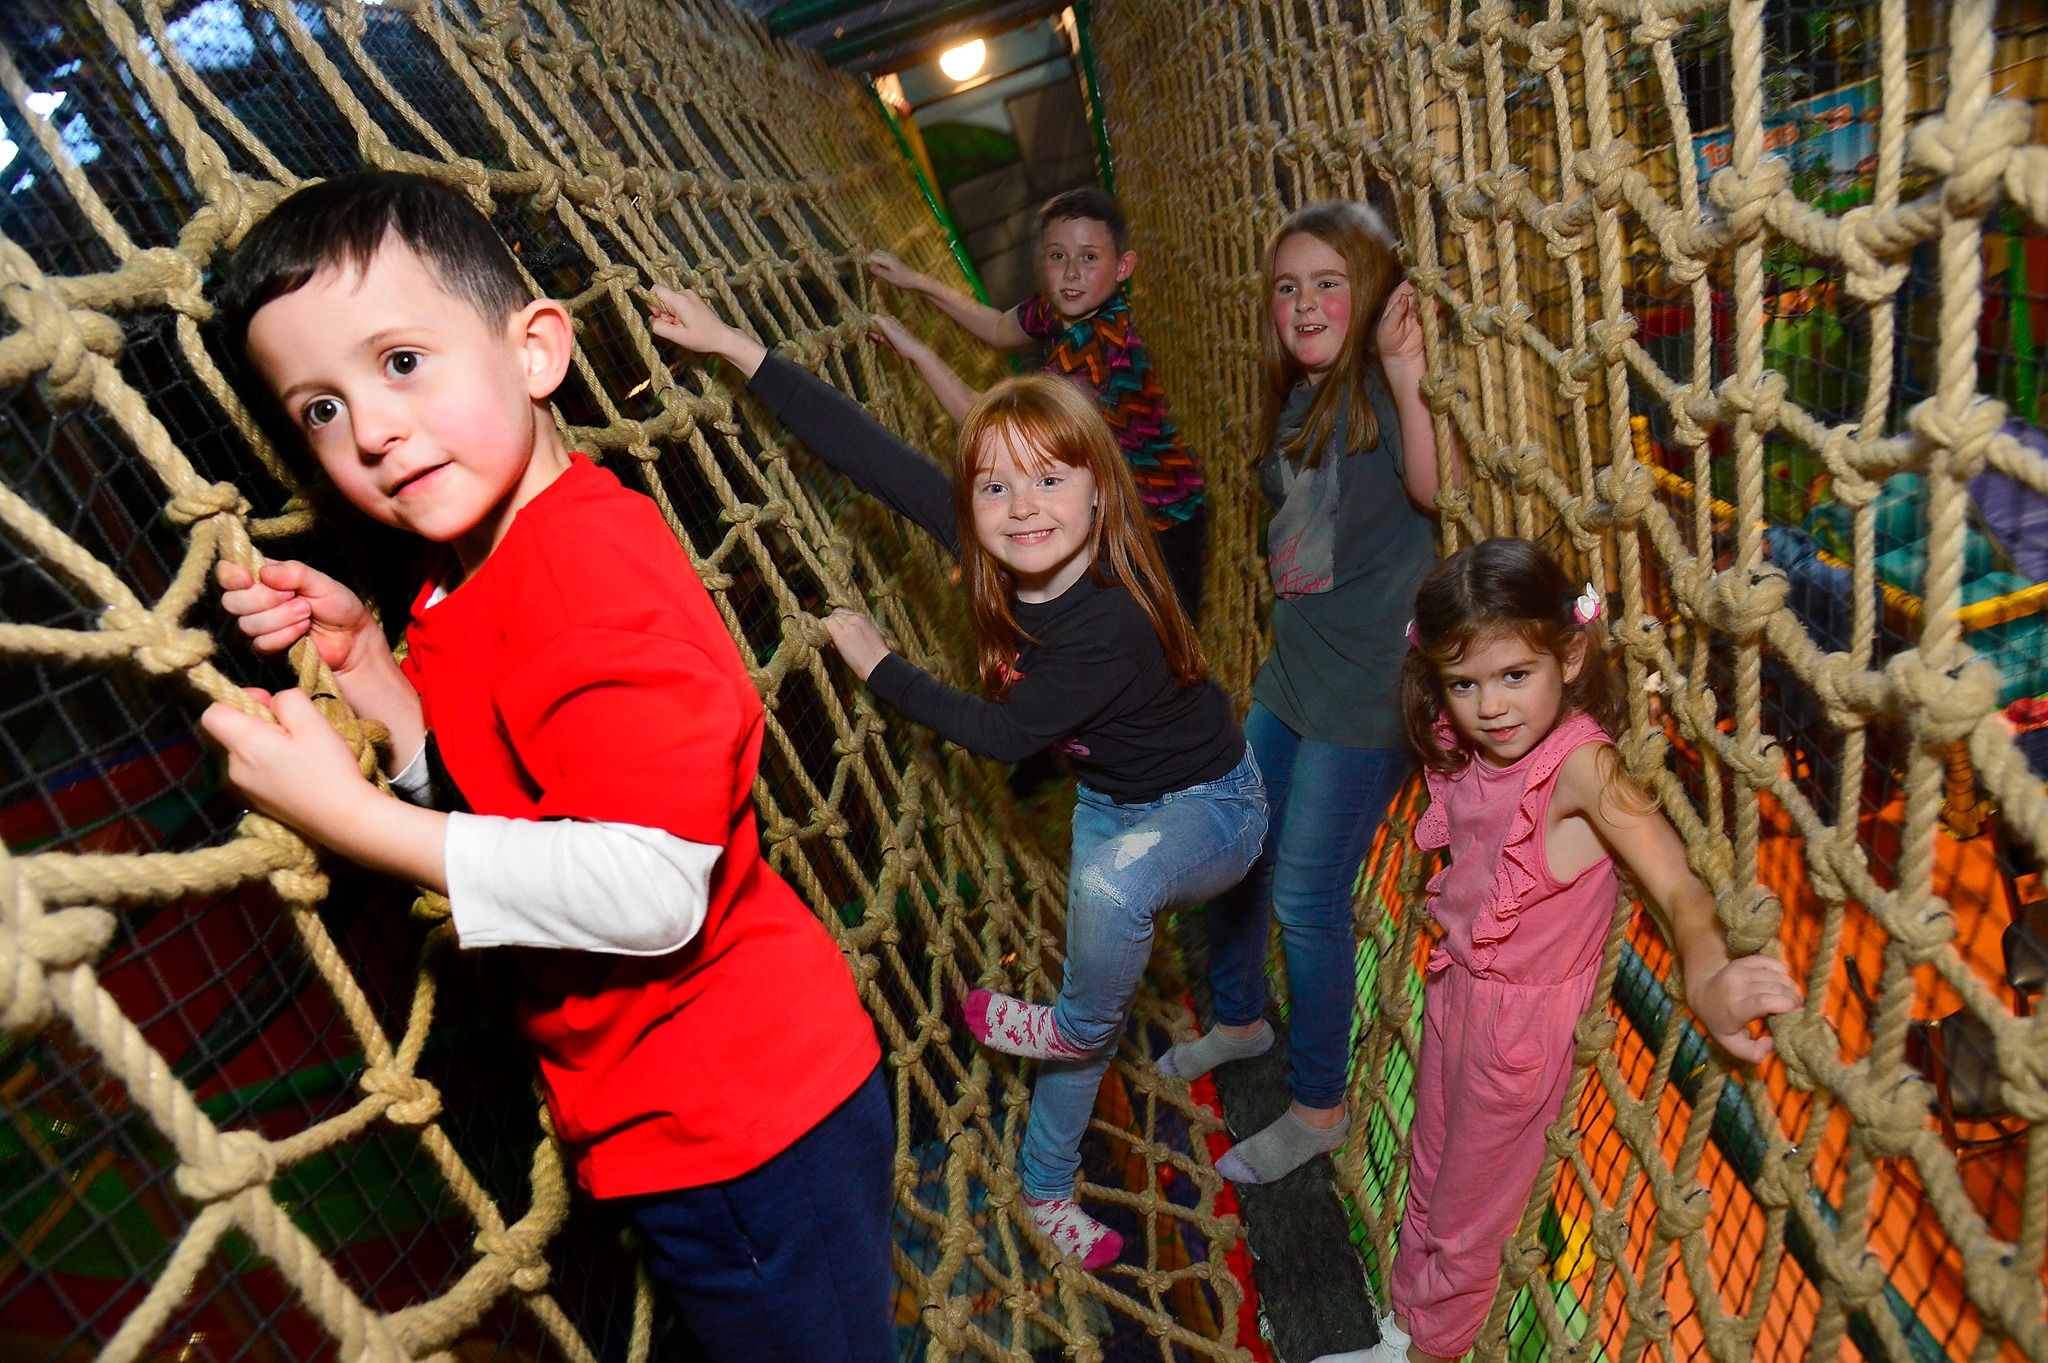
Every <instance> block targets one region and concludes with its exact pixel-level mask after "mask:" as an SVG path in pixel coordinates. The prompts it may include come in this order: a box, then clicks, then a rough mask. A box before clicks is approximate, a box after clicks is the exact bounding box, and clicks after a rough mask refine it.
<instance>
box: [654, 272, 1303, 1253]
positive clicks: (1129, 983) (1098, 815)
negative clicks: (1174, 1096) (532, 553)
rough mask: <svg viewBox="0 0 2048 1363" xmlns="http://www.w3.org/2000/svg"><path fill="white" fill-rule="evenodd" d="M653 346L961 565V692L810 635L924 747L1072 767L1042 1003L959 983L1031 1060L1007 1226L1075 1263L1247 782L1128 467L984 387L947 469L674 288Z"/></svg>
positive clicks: (1258, 810) (1072, 414)
mask: <svg viewBox="0 0 2048 1363" xmlns="http://www.w3.org/2000/svg"><path fill="white" fill-rule="evenodd" d="M654 296H655V299H656V301H657V308H656V310H655V311H654V313H653V326H654V331H655V333H656V334H657V335H659V336H662V337H664V338H666V339H668V340H670V341H673V342H675V343H676V344H678V345H681V346H684V347H686V348H688V349H690V350H694V351H698V352H700V353H706V354H712V355H717V356H720V357H721V358H723V359H725V360H727V361H728V362H730V363H731V364H733V365H734V366H735V367H736V368H738V369H739V370H740V371H741V372H742V373H744V374H746V375H747V376H748V379H747V387H748V388H749V390H750V391H752V392H753V394H754V395H755V396H756V397H758V398H759V399H760V400H761V401H762V403H763V404H764V405H766V406H767V408H768V410H769V411H771V412H773V413H774V414H775V416H776V418H777V419H778V420H780V421H781V422H782V423H783V425H784V426H786V427H788V429H789V431H790V433H791V434H793V435H795V436H796V437H797V438H798V439H800V440H802V441H803V442H804V443H805V444H806V445H808V446H809V447H810V448H811V450H812V452H813V453H815V454H817V455H818V457H819V458H821V459H823V460H824V461H825V462H826V463H828V464H830V465H831V466H832V467H833V468H835V469H837V470H838V471H839V472H841V473H843V474H845V475H846V476H847V477H848V478H850V479H852V480H853V482H854V483H855V484H856V485H858V486H859V487H860V488H861V489H863V490H864V491H866V492H868V493H870V494H871V495H873V496H875V497H878V498H880V499H881V500H882V501H883V502H885V503H887V504H888V505H889V506H890V507H892V508H894V509H895V510H896V511H898V512H900V513H901V514H903V515H904V516H907V517H908V518H909V519H910V520H911V521H913V522H914V523H916V524H917V525H918V526H919V527H921V528H922V529H923V530H924V531H925V532H926V533H927V534H929V535H930V536H931V537H932V538H933V539H935V540H937V541H938V542H939V543H940V545H942V546H943V547H944V548H945V549H946V550H947V551H948V552H950V553H952V554H954V555H956V556H958V557H959V558H960V559H961V561H962V564H963V566H964V568H965V575H966V579H967V590H968V598H969V601H970V603H971V604H972V607H973V613H974V622H975V634H976V640H977V646H978V647H977V651H978V654H979V659H980V665H981V666H980V670H981V679H982V686H983V690H984V692H985V693H986V695H985V696H972V695H968V694H966V693H964V692H961V691H957V690H955V689H953V688H952V687H950V686H947V685H945V684H944V683H943V682H940V681H938V680H937V679H936V678H934V677H932V676H930V675H929V674H927V673H925V672H924V671H922V670H921V669H919V668H918V667H917V666H916V665H915V664H913V663H911V662H909V661H908V660H907V659H905V658H903V657H901V656H900V655H898V654H896V653H893V652H891V651H890V650H889V647H888V645H887V644H886V643H884V642H883V640H882V636H881V634H880V632H879V631H878V630H877V629H876V628H875V625H874V622H873V621H872V620H870V619H869V618H868V617H867V616H865V615H863V614H861V613H860V612H858V611H850V610H844V609H842V610H838V611H835V612H833V614H832V618H831V619H830V620H828V621H827V622H826V627H827V629H828V630H829V631H830V632H831V635H832V641H833V643H834V644H835V645H836V646H837V648H838V649H839V653H840V655H841V657H843V658H844V659H845V660H846V663H847V666H849V667H851V668H852V669H853V670H854V671H855V672H856V673H858V674H859V675H860V676H861V677H862V678H863V679H865V680H866V681H867V683H868V686H869V688H870V689H871V690H872V691H874V693H875V694H876V695H878V696H880V697H881V698H882V699H883V700H885V701H887V702H888V703H889V704H890V705H892V706H894V707H895V708H896V709H897V710H899V711H901V712H902V713H903V714H904V715H906V716H907V717H909V718H911V719H913V720H916V721H917V722H918V723H920V724H924V725H926V726H928V727H929V728H931V729H933V730H934V731H936V732H937V733H938V734H940V735H941V736H942V737H944V738H947V739H950V740H951V741H953V742H954V743H957V744H959V745H960V746H961V747H963V748H965V749H967V750H968V751H969V752H974V753H979V754H981V755H983V756H986V757H993V758H995V759H997V760H998V761H1004V762H1015V761H1019V760H1021V759H1023V758H1025V757H1029V756H1031V755H1032V754H1034V753H1037V752H1041V751H1043V750H1044V749H1046V748H1049V747H1059V748H1060V749H1062V750H1063V751H1065V752H1066V753H1067V754H1068V755H1069V756H1070V757H1071V758H1072V760H1073V764H1074V770H1075V772H1076V774H1077V775H1078V776H1079V777H1080V791H1079V798H1078V799H1077V801H1076V803H1075V806H1074V819H1073V839H1074V841H1073V857H1072V863H1071V867H1070V870H1069V872H1068V877H1067V960H1066V972H1065V977H1064V979H1063V981H1062V983H1061V986H1060V992H1059V998H1058V999H1057V1001H1055V1002H1054V1003H1051V1004H1037V1003H1026V1002H1024V1001H1023V1000H1020V999H1015V998H1011V997H1009V996H1008V995H1005V994H999V993H996V992H994V991H992V990H988V989H975V990H973V991H972V992H971V993H969V994H968V995H967V997H966V1000H965V1002H964V1005H963V1009H962V1011H963V1012H964V1014H965V1021H966V1023H967V1027H968V1029H969V1030H970V1031H971V1032H972V1033H973V1034H974V1036H975V1037H976V1038H977V1039H978V1040H980V1041H981V1042H982V1043H983V1044H984V1045H987V1046H989V1047H991V1048H992V1049H995V1050H999V1051H1003V1052H1006V1053H1008V1054H1011V1055H1019V1056H1027V1057H1032V1058H1035V1059H1037V1060H1039V1061H1041V1062H1042V1064H1041V1066H1040V1069H1039V1074H1038V1083H1037V1086H1036V1088H1035V1089H1034V1090H1033V1095H1032V1102H1031V1119H1030V1123H1029V1125H1028V1126H1027V1127H1026V1130H1025V1134H1024V1141H1023V1146H1022V1148H1021V1149H1020V1151H1019V1153H1018V1157H1017V1166H1018V1168H1017V1172H1018V1175H1019V1178H1020V1181H1021V1182H1022V1183H1023V1185H1024V1193H1025V1197H1026V1204H1027V1207H1028V1209H1029V1211H1030V1214H1031V1219H1032V1221H1033V1222H1035V1223H1036V1224H1037V1225H1038V1227H1039V1228H1040V1229H1041V1230H1043V1231H1044V1232H1045V1233H1046V1235H1047V1236H1048V1237H1050V1238H1051V1240H1052V1242H1053V1244H1054V1245H1055V1246H1056V1247H1058V1248H1059V1249H1060V1250H1061V1251H1063V1252H1065V1253H1067V1254H1071V1255H1073V1256H1074V1257H1075V1258H1077V1259H1080V1260H1081V1261H1082V1262H1083V1263H1084V1264H1085V1265H1086V1266H1087V1267H1089V1268H1097V1267H1100V1266H1102V1265H1104V1264H1107V1263H1109V1262H1110V1261H1112V1260H1113V1259H1115V1258H1116V1256H1117V1253H1118V1251H1119V1250H1120V1249H1121V1248H1122V1244H1123V1241H1122V1238H1121V1237H1120V1236H1119V1235H1117V1233H1116V1232H1115V1231H1113V1230H1111V1229H1109V1228H1108V1227H1107V1226H1104V1225H1103V1224H1102V1223H1101V1222H1099V1221H1097V1220H1095V1218H1093V1217H1091V1216H1089V1215H1088V1214H1087V1213H1086V1212H1084V1211H1082V1210H1081V1208H1080V1207H1079V1206H1078V1205H1077V1204H1076V1203H1075V1201H1074V1180H1075V1173H1076V1171H1077V1170H1078V1169H1079V1167H1080V1146H1081V1135H1082V1132H1083V1131H1084V1130H1085V1129H1086V1128H1087V1125H1088V1116H1089V1113H1090V1112H1091V1111H1093V1109H1094V1106H1095V1093H1096V1090H1097V1089H1098V1088H1099V1087H1101V1083H1102V1076H1103V1074H1104V1072H1105V1071H1106V1070H1107V1069H1108V1067H1109V1060H1110V1056H1111V1054H1112V1053H1113V1052H1114V1050H1115V1048H1116V1043H1117V1039H1118V1038H1119V1037H1121V1036H1122V1035H1123V1031H1124V1027H1125V1023H1126V1020H1127V1018H1128V1016H1129V1012H1130V1007H1131V1001H1132V999H1133V998H1134V997H1135V996H1136V994H1137V990H1138V983H1139V981H1140V979H1141V978H1142V976H1143V974H1144V971H1145V965H1146V962H1147V960H1148V959H1149V958H1150V956H1151V952H1152V927H1153V921H1154V919H1155V918H1156V917H1157V916H1158V915H1159V913H1160V912H1162V911H1163V910H1165V909H1168V908H1171V907H1174V906H1176V905H1181V904H1191V903H1196V902H1198V901H1200V900H1203V899H1207V898H1209V897H1210V896H1212V895H1216V894H1220V893H1221V892H1222V891H1224V890H1226V889H1228V888H1230V886H1232V885H1233V884H1235V883H1236V882H1237V880H1238V879H1239V877H1241V876H1242V875H1243V874H1244V871H1245V868H1246V867H1247V866H1249V865H1250V864H1251V861H1252V858H1253V857H1254V856H1255V855H1257V853H1258V849H1259V843H1260V840H1261V839H1262V838H1263V837H1264V836H1265V831H1266V799H1265V789H1264V786H1263V784H1262V783H1261V781H1260V779H1259V770H1258V766H1257V764H1256V763H1255V762H1254V761H1253V760H1252V757H1251V753H1250V750H1249V749H1248V748H1247V747H1246V745H1245V740H1244V735H1243V733H1242V731H1240V730H1239V728H1238V725H1237V721H1236V719H1235V718H1233V717H1232V715H1231V710H1230V702H1229V700H1228V699H1227V698H1226V697H1225V696H1224V694H1223V692H1222V691H1221V690H1220V689H1219V688H1218V687H1217V686H1216V685H1215V683H1213V682H1211V681H1209V680H1208V663H1207V660H1206V659H1205V658H1204V657H1203V655H1202V649H1201V645H1200V644H1199V643H1197V642H1196V640H1195V636H1194V631H1193V629H1192V628H1191V627H1190V626H1189V624H1188V621H1187V616H1186V615H1185V614H1184V613H1183V612H1182V610H1181V607H1180V604H1179V602H1178V601H1177V600H1176V599H1175V597H1174V594H1173V590H1172V588H1171V587H1170V586H1169V585H1168V582H1167V576H1166V571H1165V568H1164V566H1163V565H1162V563H1161V561H1160V557H1159V550H1158V548H1157V546H1156V545H1155V544H1154V543H1153V540H1152V536H1151V534H1150V533H1149V531H1148V530H1147V528H1146V521H1145V507H1144V503H1143V502H1142V501H1141V500H1140V498H1139V496H1138V491H1137V486H1136V484H1135V483H1134V482H1133V480H1132V477H1131V472H1130V467H1129V465H1128V464H1126V463H1125V461H1124V458H1123V455H1122V453H1121V452H1120V451H1119V450H1118V448H1117V444H1116V440H1115V438H1114V437H1113V436H1112V435H1111V434H1110V431H1109V427H1108V425H1107V424H1106V423H1105V422H1104V421H1103V418H1102V414H1101V412H1100V411H1099V410H1098V409H1097V407H1096V405H1095V402H1094V400H1093V399H1092V398H1090V397H1089V396H1088V394H1086V393H1084V392H1082V391H1081V390H1080V389H1079V388H1078V387H1076V386H1075V385H1073V384H1072V383H1069V382H1067V381H1066V380H1064V379H1058V378H1050V377H1047V376H1044V375H1032V376H1029V377H1025V378H1014V379H1008V380H1005V381H1004V382H1002V383H998V384H997V385H995V386H994V387H993V388H991V389H989V391H988V392H986V393H984V394H983V395H982V396H981V398H980V400H979V401H977V402H976V403H975V404H974V407H973V409H972V410H971V411H970V412H968V414H967V417H966V420H965V421H964V423H963V424H962V426H961V431H960V445H959V453H958V458H957V460H956V462H955V466H954V470H953V475H952V476H951V477H950V478H949V477H948V476H947V474H946V472H945V470H943V469H941V468H940V467H939V466H938V465H936V464H934V463H933V462H932V461H931V460H929V459H927V458H925V457H924V456H923V455H922V454H920V453H918V452H917V451H916V450H914V449H911V448H910V447H909V446H907V445H905V444H903V442H902V441H900V440H898V439H897V438H896V437H895V436H894V435H892V434H890V433H889V432H888V431H887V430H885V429H883V428H882V427H881V426H880V425H878V424H877V423H876V422H875V421H874V420H873V419H872V418H871V417H869V416H868V414H867V412H866V411H865V410H863V409H862V408H861V406H860V405H859V404H858V403H856V402H854V401H853V400H851V399H850V398H847V397H846V396H845V395H843V394H841V393H839V392H837V391H836V390H834V389H833V388H832V387H831V386H830V385H829V384H826V383H823V382H821V381H820V380H818V379H816V378H813V377H812V376H811V375H809V374H806V373H805V372H804V371H803V370H801V369H799V368H798V367H797V366H796V365H794V364H792V363H791V362H790V361H789V360H788V359H786V358H784V357H782V356H780V355H775V354H771V353H770V352H769V351H767V350H766V349H765V348H764V347H763V346H762V345H761V343H760V342H759V341H756V340H754V339H753V338H752V337H749V336H747V335H745V334H744V333H742V332H739V331H737V330H735V329H734V328H732V327H730V326H728V325H727V324H726V323H725V322H723V321H722V320H720V319H719V318H718V317H717V316H716V315H715V314H713V313H712V312H711V310H710V308H709V307H707V306H706V305H705V303H704V302H703V300H702V299H700V298H698V297H697V296H696V295H695V294H692V293H676V292H674V291H672V290H668V289H662V288H657V289H655V290H654Z"/></svg>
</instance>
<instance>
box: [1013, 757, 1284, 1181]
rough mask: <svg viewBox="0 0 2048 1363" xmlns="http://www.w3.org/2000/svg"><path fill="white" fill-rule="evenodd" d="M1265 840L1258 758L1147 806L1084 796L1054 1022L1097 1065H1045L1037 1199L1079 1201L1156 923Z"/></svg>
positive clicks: (1030, 1156)
mask: <svg viewBox="0 0 2048 1363" xmlns="http://www.w3.org/2000/svg"><path fill="white" fill-rule="evenodd" d="M1265 836H1266V787H1265V783H1264V782H1263V781H1261V780H1260V779H1259V765H1258V763H1257V761H1255V760H1254V759H1253V757H1252V754H1251V749H1250V748H1249V747H1247V748H1246V749H1245V755H1244V760H1243V761H1242V762H1239V763H1238V764H1237V766H1236V767H1235V768H1233V769H1232V770H1231V771H1230V772H1229V774H1228V775H1225V776H1221V777H1218V778H1217V779H1216V780H1214V781H1205V782H1203V783H1202V784H1201V785H1198V786H1189V787H1187V788H1186V789H1185V790H1176V791H1173V792H1172V793H1170V794H1167V795H1163V796H1161V797H1160V798H1159V799H1157V800H1152V801H1148V802H1146V803H1143V804H1128V805H1124V804H1118V803H1117V802H1116V801H1114V800H1112V799H1110V798H1109V797H1108V796H1107V795H1104V794H1102V793H1101V792H1100V791H1096V790H1091V789H1089V788H1088V787H1087V786H1085V785H1083V786H1082V787H1081V789H1080V798H1079V799H1078V800H1076V801H1075V803H1074V851H1073V860H1072V863H1071V865H1070V869H1069V871H1068V873H1067V966H1066V975H1065V978H1064V979H1063V981H1062V982H1061V985H1060V995H1059V1000H1058V1002H1057V1003H1055V1004H1054V1006H1053V1021H1054V1022H1055V1023H1056V1024H1057V1025H1058V1027H1059V1031H1060V1035H1061V1036H1062V1037H1063V1038H1065V1039H1066V1040H1067V1041H1069V1042H1071V1043H1073V1044H1074V1045H1076V1046H1080V1047H1083V1048H1085V1049H1087V1050H1089V1051H1091V1052H1093V1053H1092V1054H1090V1055H1089V1056H1088V1057H1087V1058H1086V1059H1082V1060H1045V1061H1040V1062H1039V1067H1038V1084H1037V1087H1036V1088H1034V1089H1033V1090H1032V1094H1031V1120H1030V1122H1029V1124H1028V1125H1027V1126H1026V1127H1025V1130H1024V1145H1023V1148H1022V1150H1020V1151H1019V1152H1018V1155H1017V1175H1018V1178H1019V1179H1020V1180H1021V1181H1022V1182H1023V1184H1024V1191H1025V1192H1026V1193H1028V1194H1030V1195H1031V1196H1032V1197H1034V1198H1038V1199H1040V1200H1044V1199H1049V1198H1060V1197H1071V1196H1073V1193H1074V1174H1075V1171H1076V1170H1078V1169H1079V1168H1080V1166H1081V1133H1082V1132H1084V1131H1086V1130H1087V1129H1088V1116H1089V1114H1090V1113H1092V1112H1093V1111H1094V1110H1095V1093H1096V1090H1097V1089H1099V1088H1101V1087H1102V1076H1103V1074H1104V1072H1106V1071H1107V1070H1108V1069H1109V1062H1110V1058H1111V1057H1112V1056H1113V1055H1114V1054H1115V1053H1116V1046H1117V1042H1118V1041H1119V1040H1120V1039H1121V1038H1122V1036H1123V1034H1124V1025H1125V1022H1126V1020H1127V1019H1128V1018H1129V1017H1130V1010H1131V1001H1132V999H1133V998H1135V997H1136V995H1137V992H1138V982H1139V981H1140V980H1141V979H1143V978H1144V974H1145V965H1146V963H1147V962H1148V961H1149V960H1150V959H1151V957H1152V925H1153V923H1154V921H1155V920H1157V918H1158V916H1159V915H1160V913H1161V912H1163V911H1164V910H1166V909H1170V908H1176V907H1179V906H1180V905H1183V904H1195V903H1199V902H1200V901H1202V900H1204V899H1207V898H1209V897H1210V896H1211V895H1217V894H1221V893H1222V892H1223V891H1225V890H1227V889H1229V888H1230V887H1231V886H1233V885H1235V884H1236V883H1237V882H1238V880H1239V879H1241V878H1242V877H1243V875H1244V873H1245V870H1246V868H1248V867H1249V866H1250V865H1251V864H1252V861H1253V859H1254V858H1256V857H1257V856H1258V854H1259V845H1260V844H1261V843H1262V842H1263V841H1264V840H1265Z"/></svg>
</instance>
